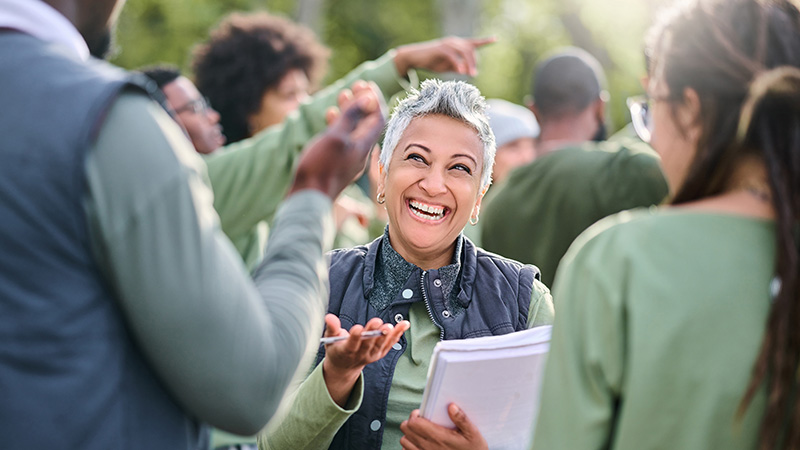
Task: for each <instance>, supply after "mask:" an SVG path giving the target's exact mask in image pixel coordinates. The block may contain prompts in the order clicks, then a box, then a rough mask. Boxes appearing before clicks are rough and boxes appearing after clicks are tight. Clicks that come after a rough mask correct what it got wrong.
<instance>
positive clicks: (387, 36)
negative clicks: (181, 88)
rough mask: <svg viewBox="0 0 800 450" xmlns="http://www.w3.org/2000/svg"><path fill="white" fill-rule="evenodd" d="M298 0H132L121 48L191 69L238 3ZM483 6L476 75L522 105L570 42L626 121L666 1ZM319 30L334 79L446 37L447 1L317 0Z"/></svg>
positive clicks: (131, 58)
mask: <svg viewBox="0 0 800 450" xmlns="http://www.w3.org/2000/svg"><path fill="white" fill-rule="evenodd" d="M300 1H301V0H260V1H258V0H128V2H127V5H126V7H125V10H124V11H123V13H122V16H121V17H120V22H119V29H118V33H117V43H118V46H119V50H118V53H117V54H116V55H115V57H114V59H113V61H114V62H115V63H116V64H118V65H121V66H123V67H126V68H131V69H133V68H136V67H140V66H143V65H148V64H153V63H158V62H167V63H173V64H177V65H178V66H180V67H182V68H183V69H184V70H187V71H188V68H189V66H190V58H191V50H192V48H193V46H194V45H195V44H197V43H198V42H201V41H203V40H204V39H205V38H206V37H207V35H208V31H209V30H210V29H211V28H213V27H214V26H215V25H216V24H217V23H218V22H219V21H220V19H221V18H222V17H224V16H225V15H226V14H228V13H230V12H233V11H253V10H267V11H269V12H271V13H275V14H280V15H283V16H286V17H289V18H292V19H296V15H297V13H298V2H300ZM463 1H464V2H468V1H475V2H478V4H479V10H480V11H482V13H481V17H479V18H477V20H476V21H475V23H476V24H477V25H476V26H475V28H474V29H473V34H475V35H478V36H488V35H493V36H497V38H498V41H497V42H496V43H495V44H492V45H490V46H487V47H485V48H484V49H482V50H481V51H480V53H481V55H480V56H481V64H480V67H479V68H480V74H479V75H478V76H477V77H476V78H475V79H474V80H473V82H474V83H475V84H476V85H477V86H478V87H479V88H480V89H481V91H482V92H483V94H484V95H485V96H486V97H487V98H490V97H500V98H504V99H507V100H510V101H513V102H517V103H522V102H523V98H524V97H525V95H526V94H527V93H528V92H529V89H530V83H531V73H532V72H533V68H534V66H535V64H536V61H537V60H538V59H539V58H541V57H542V56H543V55H545V54H546V53H547V52H549V51H552V50H554V49H556V48H558V47H560V46H564V45H578V46H581V47H584V48H586V49H587V50H589V51H590V52H591V53H593V54H594V55H595V56H597V57H598V59H599V60H600V61H601V63H603V65H604V67H605V69H606V72H607V76H608V83H609V91H610V93H611V103H610V108H609V111H610V113H611V117H610V122H611V126H612V128H613V129H617V128H620V127H622V126H623V125H624V123H625V122H626V121H627V111H626V109H625V98H626V97H627V96H629V95H633V94H637V93H640V92H641V90H642V89H641V86H640V82H639V79H640V77H641V76H642V75H643V72H644V61H643V57H642V42H643V37H644V34H645V32H646V29H647V27H648V25H649V23H650V21H651V18H652V16H653V12H654V10H655V6H654V5H655V4H656V3H659V2H660V0H602V1H601V0H535V1H534V0H463ZM312 3H313V2H312ZM317 3H319V4H320V5H321V6H320V7H319V9H318V15H319V17H318V20H319V21H318V26H317V28H318V30H317V32H318V35H319V36H320V40H321V41H322V42H323V43H324V44H326V45H327V46H329V47H330V48H331V50H332V56H331V60H330V71H329V74H328V80H333V79H336V78H338V77H340V76H342V75H344V74H345V73H347V71H349V70H350V69H352V68H353V67H355V66H356V65H357V64H358V63H360V62H362V61H364V60H368V59H374V58H377V57H378V56H380V55H381V54H383V53H384V52H385V51H386V50H388V49H390V48H392V47H395V46H398V45H401V44H406V43H411V42H417V41H423V40H428V39H434V38H437V37H440V36H441V35H442V25H441V24H442V17H443V14H447V12H445V11H442V9H443V8H442V5H443V2H442V0H403V1H397V0H317Z"/></svg>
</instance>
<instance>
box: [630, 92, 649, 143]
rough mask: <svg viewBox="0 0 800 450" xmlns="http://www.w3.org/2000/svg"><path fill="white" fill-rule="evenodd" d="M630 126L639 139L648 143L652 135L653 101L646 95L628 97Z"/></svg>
mask: <svg viewBox="0 0 800 450" xmlns="http://www.w3.org/2000/svg"><path fill="white" fill-rule="evenodd" d="M627 103H628V110H630V112H631V124H633V129H634V131H636V135H637V136H639V139H641V140H643V141H644V142H647V143H649V142H650V138H651V137H652V134H653V115H652V112H653V100H652V99H650V98H649V97H647V96H646V95H637V96H635V97H628V101H627Z"/></svg>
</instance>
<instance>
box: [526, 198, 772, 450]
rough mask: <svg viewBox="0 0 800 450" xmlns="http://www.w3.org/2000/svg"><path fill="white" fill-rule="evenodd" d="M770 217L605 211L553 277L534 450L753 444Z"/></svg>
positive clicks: (728, 448)
mask: <svg viewBox="0 0 800 450" xmlns="http://www.w3.org/2000/svg"><path fill="white" fill-rule="evenodd" d="M774 233H775V226H774V224H773V223H772V222H770V221H766V220H760V219H753V218H747V217H741V216H735V215H724V214H712V213H703V212H698V211H696V210H685V209H680V208H662V209H655V208H653V210H652V211H648V210H640V211H636V212H633V213H622V214H619V215H616V216H612V217H609V218H608V219H606V220H605V221H603V222H600V223H598V224H597V225H595V226H593V227H592V228H590V229H589V230H587V231H586V232H585V233H583V234H582V235H581V236H580V237H579V238H578V239H577V240H576V241H575V243H574V244H573V245H572V247H570V249H569V251H568V252H567V254H566V256H564V259H563V260H562V262H561V265H560V266H559V268H558V273H557V274H556V283H555V286H554V289H553V294H554V297H555V299H556V302H557V304H558V315H557V316H556V320H555V325H554V326H553V340H552V343H551V346H550V355H549V356H548V360H547V366H546V368H545V373H544V381H543V384H542V397H541V399H542V400H541V406H540V409H539V419H538V424H537V427H536V431H535V434H534V442H533V449H534V450H552V449H570V450H589V449H591V450H595V449H614V450H648V449H653V450H656V449H680V450H709V449H725V450H744V449H753V448H756V439H757V435H758V427H759V423H760V420H761V416H762V414H763V411H764V400H765V398H764V395H763V392H760V393H759V394H758V395H757V396H756V398H755V399H754V401H753V404H752V405H751V406H750V408H749V409H748V411H747V413H746V414H745V415H744V417H743V418H742V420H741V421H737V420H736V410H737V408H738V406H739V401H740V400H741V398H742V395H743V394H744V391H745V389H746V387H747V384H748V382H749V380H750V374H751V373H752V367H753V363H754V361H755V359H756V356H757V355H758V353H759V349H760V345H761V340H762V336H763V334H764V327H765V324H766V318H767V314H768V312H769V309H770V280H771V279H772V274H773V270H774V257H775V243H774V239H775V237H774V236H775V235H774Z"/></svg>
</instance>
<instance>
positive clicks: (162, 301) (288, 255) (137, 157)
mask: <svg viewBox="0 0 800 450" xmlns="http://www.w3.org/2000/svg"><path fill="white" fill-rule="evenodd" d="M85 167H86V180H87V192H86V197H85V199H84V207H85V211H86V216H87V221H88V223H89V226H90V238H91V243H92V247H93V252H94V255H95V257H96V259H97V262H98V267H100V268H101V270H102V271H103V274H104V275H105V277H106V279H107V281H108V283H109V285H110V286H111V288H112V290H113V292H114V293H115V297H116V299H117V300H118V306H119V308H120V310H121V312H122V314H123V315H124V317H125V319H126V322H127V324H128V326H129V328H130V331H131V334H132V336H133V337H134V339H135V341H136V343H137V344H138V346H139V348H140V350H141V351H142V353H143V355H144V356H145V359H146V360H147V362H148V363H149V364H150V367H151V368H152V370H153V372H154V373H155V374H156V375H157V376H158V378H159V380H161V382H162V383H163V384H164V387H165V388H166V392H168V393H169V394H170V395H171V396H172V397H173V398H174V399H175V401H176V402H177V403H178V404H179V405H180V406H181V407H182V408H183V409H184V411H186V414H187V415H189V416H192V417H195V418H197V419H198V420H199V421H202V422H206V423H209V424H211V425H213V426H216V427H220V428H223V429H227V430H231V431H234V432H239V433H255V432H256V431H257V430H259V429H260V428H261V427H262V426H263V425H264V424H265V423H266V422H267V420H268V419H269V418H270V417H271V416H272V414H273V413H274V411H275V410H276V409H277V408H278V405H279V403H280V400H281V398H282V397H283V394H284V392H285V390H286V388H287V386H289V383H290V381H291V380H292V378H293V376H294V375H295V372H296V371H297V367H299V365H300V361H301V359H302V358H303V357H304V356H306V355H308V354H309V351H310V354H312V355H313V353H314V350H315V349H316V347H317V344H316V339H318V338H319V335H320V333H321V332H322V323H323V322H322V317H323V315H324V312H325V306H326V304H327V298H328V293H327V287H326V286H327V284H326V283H327V264H326V262H325V258H324V256H323V252H325V251H326V250H328V249H329V247H330V243H331V241H332V239H333V233H332V223H331V218H330V209H331V202H330V199H329V198H328V197H327V196H325V195H323V194H322V193H320V192H317V191H311V190H309V191H303V192H299V193H296V194H295V195H293V196H292V197H290V198H289V199H287V200H286V202H284V204H283V206H281V207H280V209H279V211H278V213H277V217H276V220H275V226H274V228H273V234H272V240H271V241H270V246H269V249H267V252H266V255H265V257H264V262H263V264H262V265H261V266H260V267H259V268H258V269H257V270H256V271H255V273H254V275H253V277H254V279H251V277H250V275H249V274H248V271H247V270H246V269H245V267H244V265H243V264H242V261H241V258H240V257H239V255H238V254H237V253H236V251H235V249H234V248H233V246H232V245H231V243H230V241H229V240H228V239H227V238H226V237H225V235H224V234H223V233H222V232H221V231H220V228H219V220H218V217H217V214H216V212H215V211H214V208H213V206H212V200H213V199H212V197H213V196H212V192H211V189H209V187H208V186H207V184H206V183H205V181H206V177H205V165H204V164H203V161H202V160H201V159H200V157H199V156H198V155H197V153H196V152H195V151H194V149H193V148H192V146H191V143H190V142H189V141H188V140H187V139H186V137H185V135H184V134H183V132H182V131H181V130H180V129H179V128H178V125H177V124H176V123H175V122H174V121H173V120H172V119H171V118H170V117H169V116H168V115H167V114H166V112H165V111H164V110H163V109H162V108H161V107H160V106H159V105H158V104H156V103H155V102H153V101H151V100H150V99H148V98H147V97H145V96H144V95H142V94H138V93H123V94H122V95H121V96H120V97H119V98H118V99H117V100H116V101H115V102H114V104H113V106H112V107H111V108H110V111H109V112H108V114H107V116H106V120H105V122H104V124H103V127H102V129H101V131H100V134H99V137H98V139H97V141H96V144H95V145H94V146H93V148H91V149H90V151H89V153H88V155H87V160H86V166H85Z"/></svg>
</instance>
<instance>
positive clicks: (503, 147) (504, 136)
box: [464, 98, 539, 246]
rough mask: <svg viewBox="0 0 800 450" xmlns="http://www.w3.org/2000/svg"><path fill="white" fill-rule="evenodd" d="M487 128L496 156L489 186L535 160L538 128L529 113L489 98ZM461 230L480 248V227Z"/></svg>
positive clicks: (507, 103)
mask: <svg viewBox="0 0 800 450" xmlns="http://www.w3.org/2000/svg"><path fill="white" fill-rule="evenodd" d="M486 103H487V104H488V105H489V109H487V110H486V115H487V116H488V117H489V125H490V126H491V127H492V132H493V133H494V137H495V142H496V143H497V154H496V155H495V159H494V169H493V172H492V184H493V185H495V186H496V185H497V184H498V183H501V182H502V181H503V180H505V178H506V176H508V174H509V173H510V172H511V171H512V170H513V169H515V168H517V167H520V166H523V165H525V164H527V163H529V162H531V161H533V159H534V158H535V157H536V137H537V136H538V135H539V124H538V123H537V122H536V117H535V116H534V115H533V113H532V112H531V110H529V109H528V108H526V107H524V106H520V105H517V104H514V103H511V102H509V101H506V100H503V99H499V98H493V99H490V100H487V101H486ZM470 225H471V226H468V227H465V228H464V235H465V236H467V237H468V238H470V239H471V240H472V242H474V243H475V245H477V246H480V245H481V228H482V227H481V224H480V222H479V221H475V222H474V223H473V222H470Z"/></svg>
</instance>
